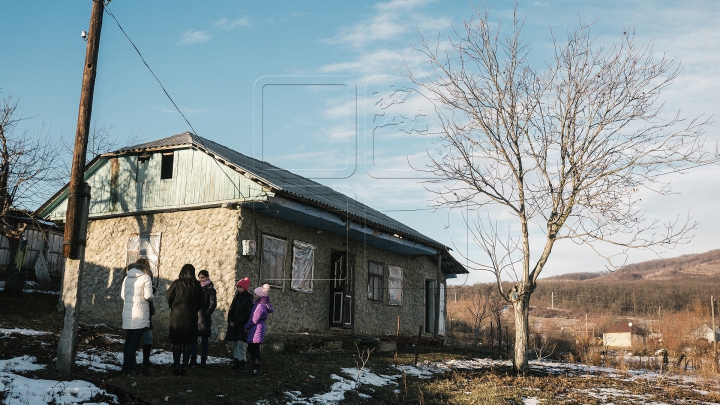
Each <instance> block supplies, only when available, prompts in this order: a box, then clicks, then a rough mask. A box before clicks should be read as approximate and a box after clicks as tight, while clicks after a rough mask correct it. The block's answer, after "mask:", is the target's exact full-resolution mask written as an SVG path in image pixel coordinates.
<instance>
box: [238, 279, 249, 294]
mask: <svg viewBox="0 0 720 405" xmlns="http://www.w3.org/2000/svg"><path fill="white" fill-rule="evenodd" d="M235 287H242V288H243V290H245V291H247V290H248V289H249V288H250V279H249V278H247V277H245V278H243V279H241V280H239V281H238V282H237V284H235Z"/></svg>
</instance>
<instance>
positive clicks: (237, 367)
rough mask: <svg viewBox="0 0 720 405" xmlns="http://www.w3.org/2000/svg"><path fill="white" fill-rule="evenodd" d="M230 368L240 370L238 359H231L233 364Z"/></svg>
mask: <svg viewBox="0 0 720 405" xmlns="http://www.w3.org/2000/svg"><path fill="white" fill-rule="evenodd" d="M230 370H240V360H238V359H233V365H232V366H231V367H230Z"/></svg>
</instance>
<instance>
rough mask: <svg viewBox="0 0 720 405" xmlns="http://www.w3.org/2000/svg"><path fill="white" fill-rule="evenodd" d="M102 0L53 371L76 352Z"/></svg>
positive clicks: (96, 7)
mask: <svg viewBox="0 0 720 405" xmlns="http://www.w3.org/2000/svg"><path fill="white" fill-rule="evenodd" d="M104 2H105V0H93V1H92V3H93V6H92V12H91V14H90V27H89V28H88V31H89V32H88V39H87V46H86V50H85V67H84V69H83V81H82V89H81V91H80V107H79V110H78V123H77V130H76V132H75V149H74V150H73V162H72V169H71V172H70V185H69V190H68V199H67V201H68V206H67V214H66V217H65V240H64V241H63V245H64V246H63V256H64V257H65V273H64V277H63V291H62V301H63V305H64V306H65V321H64V323H63V329H62V332H61V333H60V338H59V339H58V356H57V365H56V367H57V370H58V371H60V372H62V373H70V372H72V369H73V367H74V366H75V354H76V351H77V329H78V316H79V314H80V308H79V307H80V298H81V290H80V284H81V282H82V273H83V269H84V267H85V238H86V237H87V222H88V218H87V217H88V210H89V203H90V187H89V186H88V185H87V184H86V183H85V181H84V180H85V179H84V177H85V155H86V153H87V142H88V135H89V132H90V118H91V115H92V103H93V94H94V91H95V75H96V73H97V60H98V52H99V50H100V33H101V31H102V20H103V12H104V10H105V3H104Z"/></svg>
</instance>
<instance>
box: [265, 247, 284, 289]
mask: <svg viewBox="0 0 720 405" xmlns="http://www.w3.org/2000/svg"><path fill="white" fill-rule="evenodd" d="M286 251H287V242H286V241H284V240H282V239H278V238H273V237H272V236H268V235H263V237H262V262H261V263H260V283H261V284H263V283H267V284H270V285H275V286H282V284H283V278H284V276H285V275H284V271H283V270H284V269H283V266H284V265H285V252H286Z"/></svg>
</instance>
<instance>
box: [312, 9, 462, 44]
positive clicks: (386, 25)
mask: <svg viewBox="0 0 720 405" xmlns="http://www.w3.org/2000/svg"><path fill="white" fill-rule="evenodd" d="M428 2H429V1H427V0H395V1H391V2H388V3H378V4H376V5H375V6H374V8H375V10H377V13H376V14H375V15H374V16H372V17H371V18H369V19H368V20H367V21H363V22H360V23H358V24H355V25H353V26H350V27H346V28H344V29H342V30H341V31H340V33H338V34H337V35H335V36H334V37H332V38H330V39H327V40H326V41H325V42H328V43H331V44H340V45H350V46H353V47H356V48H362V47H365V46H368V45H370V44H372V43H376V42H379V41H383V42H388V41H393V40H396V39H398V38H399V37H402V36H403V35H405V34H409V33H412V32H415V30H416V27H422V29H423V30H438V29H441V28H447V27H448V26H449V20H447V19H445V18H435V17H432V16H428V15H423V14H420V13H417V12H414V10H415V9H417V8H419V7H421V6H423V5H425V4H426V3H428Z"/></svg>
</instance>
